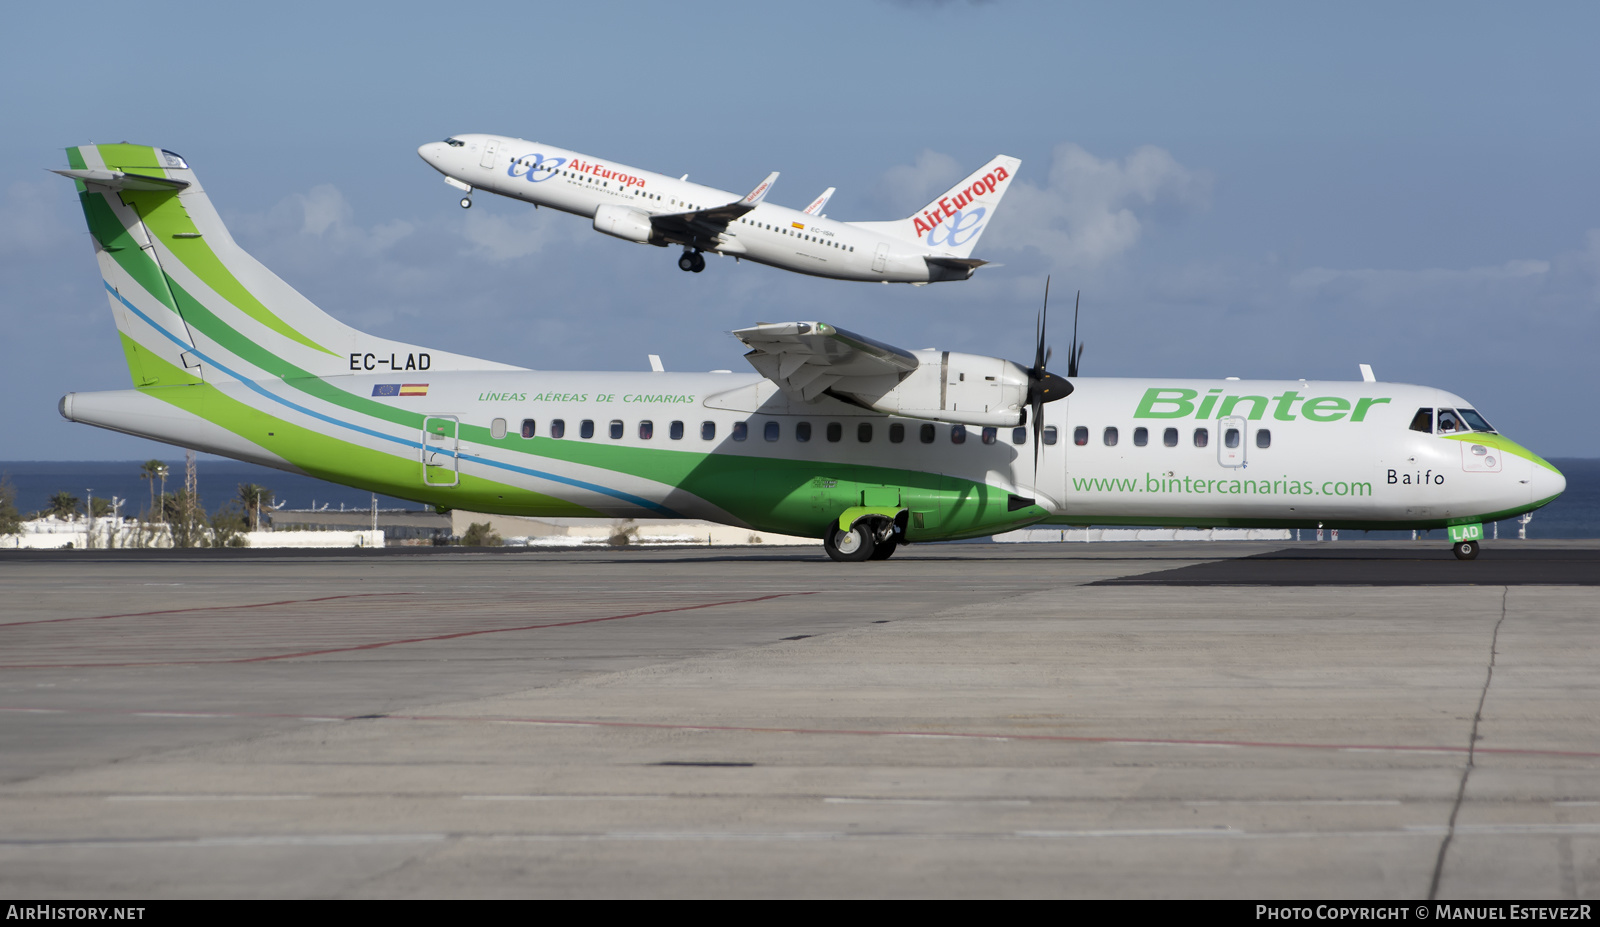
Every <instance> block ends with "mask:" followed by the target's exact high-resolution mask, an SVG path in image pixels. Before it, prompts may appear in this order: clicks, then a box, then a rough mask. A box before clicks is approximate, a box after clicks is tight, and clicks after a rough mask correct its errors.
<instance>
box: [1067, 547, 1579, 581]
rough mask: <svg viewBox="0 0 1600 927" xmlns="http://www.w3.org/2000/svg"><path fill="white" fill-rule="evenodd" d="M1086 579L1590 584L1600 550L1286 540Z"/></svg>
mask: <svg viewBox="0 0 1600 927" xmlns="http://www.w3.org/2000/svg"><path fill="white" fill-rule="evenodd" d="M1089 585H1092V586H1595V585H1600V550H1593V549H1586V548H1548V547H1542V548H1538V549H1524V550H1518V549H1516V548H1510V547H1487V546H1486V547H1484V549H1483V554H1482V555H1481V556H1480V557H1479V558H1478V559H1476V560H1470V561H1461V560H1457V559H1456V558H1455V557H1454V556H1453V555H1452V554H1451V552H1450V551H1449V549H1439V550H1416V549H1410V548H1371V547H1365V546H1363V547H1360V548H1352V547H1346V548H1335V547H1331V546H1330V547H1319V548H1310V549H1308V548H1291V549H1286V550H1278V551H1272V552H1270V553H1265V554H1256V555H1254V556H1250V557H1238V558H1235V559H1231V560H1216V561H1210V562H1207V563H1196V564H1192V565H1190V566H1183V567H1177V568H1175V569H1171V570H1159V571H1156V572H1153V573H1142V574H1139V575H1137V576H1124V577H1119V578H1116V579H1106V580H1101V581H1099V582H1095V583H1090V584H1089Z"/></svg>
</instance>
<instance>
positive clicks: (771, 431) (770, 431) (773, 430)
mask: <svg viewBox="0 0 1600 927" xmlns="http://www.w3.org/2000/svg"><path fill="white" fill-rule="evenodd" d="M778 431H779V428H778V423H777V422H768V423H767V424H766V426H765V427H763V428H762V429H761V437H763V438H765V439H767V440H768V441H776V440H778Z"/></svg>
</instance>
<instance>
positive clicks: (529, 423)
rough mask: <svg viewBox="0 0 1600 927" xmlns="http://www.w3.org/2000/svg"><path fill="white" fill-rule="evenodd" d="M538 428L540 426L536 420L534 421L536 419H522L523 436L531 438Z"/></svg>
mask: <svg viewBox="0 0 1600 927" xmlns="http://www.w3.org/2000/svg"><path fill="white" fill-rule="evenodd" d="M537 430H538V426H537V424H536V423H535V422H534V420H533V419H531V418H525V419H523V420H522V436H523V437H524V438H531V437H533V436H534V433H535V432H536V431H537Z"/></svg>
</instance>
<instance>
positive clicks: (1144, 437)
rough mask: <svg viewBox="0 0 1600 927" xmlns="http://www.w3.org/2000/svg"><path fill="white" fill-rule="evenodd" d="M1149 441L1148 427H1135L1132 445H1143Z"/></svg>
mask: <svg viewBox="0 0 1600 927" xmlns="http://www.w3.org/2000/svg"><path fill="white" fill-rule="evenodd" d="M1149 443H1150V429H1148V428H1135V429H1134V430H1133V446H1134V447H1144V446H1145V445H1146V444H1149Z"/></svg>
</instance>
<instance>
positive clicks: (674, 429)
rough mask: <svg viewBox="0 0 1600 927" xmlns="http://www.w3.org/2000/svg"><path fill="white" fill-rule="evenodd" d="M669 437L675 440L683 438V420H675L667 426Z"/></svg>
mask: <svg viewBox="0 0 1600 927" xmlns="http://www.w3.org/2000/svg"><path fill="white" fill-rule="evenodd" d="M706 424H708V425H709V424H711V423H710V422H707V423H706ZM667 437H668V438H671V439H672V440H674V441H682V440H683V423H682V422H673V423H672V424H670V425H668V426H667Z"/></svg>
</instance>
